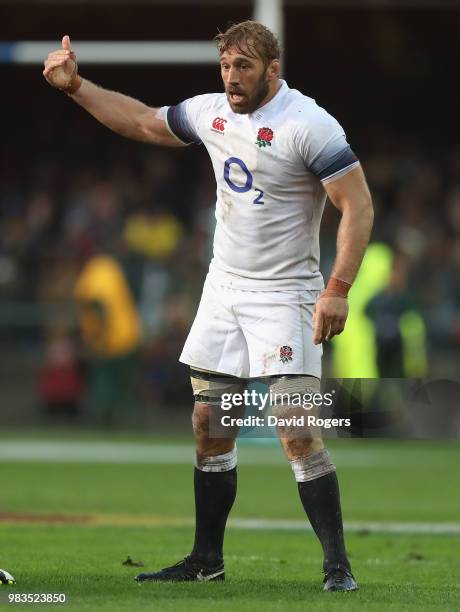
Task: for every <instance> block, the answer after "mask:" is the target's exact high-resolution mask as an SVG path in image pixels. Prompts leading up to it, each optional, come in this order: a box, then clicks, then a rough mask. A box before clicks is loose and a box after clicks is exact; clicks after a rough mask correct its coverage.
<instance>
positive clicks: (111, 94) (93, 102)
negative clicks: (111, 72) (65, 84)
mask: <svg viewBox="0 0 460 612" xmlns="http://www.w3.org/2000/svg"><path fill="white" fill-rule="evenodd" d="M70 97H71V98H72V99H73V100H75V102H77V104H79V105H80V106H82V107H83V108H84V109H85V110H87V111H88V113H90V114H91V115H92V116H93V117H95V118H96V119H97V120H98V121H99V122H100V123H102V124H103V125H105V126H106V127H108V128H109V129H111V130H113V131H114V132H116V133H117V134H120V135H121V136H125V137H126V138H131V139H133V140H139V141H141V142H149V141H151V135H150V134H149V133H148V132H147V131H146V129H145V124H146V121H145V118H146V116H147V115H148V114H149V113H154V112H155V109H153V108H150V107H149V106H147V105H146V104H143V103H142V102H139V100H135V99H134V98H130V97H129V96H125V95H124V94H121V93H118V92H116V91H110V90H108V89H103V88H102V87H99V86H98V85H95V84H94V83H91V81H88V80H87V79H83V82H82V84H81V86H80V88H79V89H78V90H77V92H76V93H74V94H73V95H71V96H70Z"/></svg>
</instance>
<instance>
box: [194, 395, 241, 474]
mask: <svg viewBox="0 0 460 612" xmlns="http://www.w3.org/2000/svg"><path fill="white" fill-rule="evenodd" d="M212 410H213V408H212V406H209V405H208V404H206V403H204V402H195V407H194V410H193V414H192V426H193V433H194V436H195V444H196V452H197V458H198V459H199V458H200V457H212V456H218V455H223V454H226V453H228V452H230V451H232V450H233V449H234V448H235V440H234V439H233V438H222V437H214V436H213V435H212V432H211V431H210V429H211V428H210V420H211V417H210V414H211V411H212ZM197 462H198V463H199V461H197Z"/></svg>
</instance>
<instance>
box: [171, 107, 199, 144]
mask: <svg viewBox="0 0 460 612" xmlns="http://www.w3.org/2000/svg"><path fill="white" fill-rule="evenodd" d="M203 97H204V96H195V97H194V98H189V99H188V100H184V101H183V102H180V103H179V104H176V105H175V106H169V107H167V108H166V124H167V126H168V128H169V131H170V132H172V133H173V134H174V136H176V138H178V139H179V140H181V141H182V142H183V143H185V144H191V143H196V144H200V143H201V138H200V136H199V134H198V118H199V116H200V109H201V107H202V99H203Z"/></svg>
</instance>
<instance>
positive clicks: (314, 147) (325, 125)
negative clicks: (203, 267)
mask: <svg viewBox="0 0 460 612" xmlns="http://www.w3.org/2000/svg"><path fill="white" fill-rule="evenodd" d="M165 110H167V114H166V117H167V124H168V127H169V129H170V131H171V132H172V133H173V134H174V135H175V136H176V137H177V138H179V139H180V140H181V141H183V142H184V143H203V144H204V145H205V147H206V149H207V150H208V153H209V155H210V157H211V161H212V165H213V168H214V173H215V177H216V184H217V204H216V219H217V225H216V231H215V235H214V256H213V259H212V261H211V264H210V273H211V274H213V275H214V276H217V277H218V278H219V279H220V281H221V282H223V283H225V284H229V285H231V286H233V287H236V288H240V289H253V290H261V289H262V290H264V289H266V290H282V289H293V290H295V289H322V288H323V286H324V284H323V279H322V276H321V273H320V271H319V229H320V222H321V216H322V214H323V209H324V204H325V201H326V194H325V191H324V189H323V186H322V184H321V183H325V182H327V181H331V180H334V179H336V178H338V177H340V176H342V175H344V174H346V173H347V172H349V171H350V170H352V169H353V168H354V167H356V166H357V165H358V164H359V161H358V160H357V158H356V157H355V155H354V154H353V152H352V150H351V148H350V146H349V145H348V143H347V141H346V138H345V134H344V131H343V129H342V127H341V126H340V125H339V123H338V122H337V121H336V120H335V119H334V118H333V117H332V116H331V115H329V114H328V113H327V112H326V111H325V110H324V109H323V108H321V107H320V106H318V105H317V104H316V102H315V101H314V100H313V99H312V98H309V97H307V96H304V95H303V94H301V93H300V92H299V91H297V90H295V89H290V88H289V87H288V85H287V84H286V82H285V81H282V82H281V87H280V89H279V90H278V92H277V93H276V95H275V96H274V97H273V98H272V99H271V100H270V101H269V102H268V103H267V104H265V105H264V106H262V107H260V108H258V109H257V110H256V111H254V112H253V113H251V114H246V115H241V114H237V113H234V112H233V111H232V109H231V107H230V105H229V103H228V101H227V96H226V94H225V93H215V94H205V95H201V96H196V97H194V98H190V99H188V100H185V101H184V102H181V103H180V104H178V105H177V106H170V107H168V108H167V109H165Z"/></svg>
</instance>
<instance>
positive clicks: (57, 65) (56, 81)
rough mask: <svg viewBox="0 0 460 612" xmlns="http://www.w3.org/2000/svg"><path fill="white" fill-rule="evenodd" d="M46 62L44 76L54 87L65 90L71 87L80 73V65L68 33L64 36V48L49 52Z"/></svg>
mask: <svg viewBox="0 0 460 612" xmlns="http://www.w3.org/2000/svg"><path fill="white" fill-rule="evenodd" d="M44 64H45V69H44V70H43V76H44V77H45V79H46V80H47V81H48V83H49V84H50V85H51V86H52V87H56V88H57V89H63V90H64V91H65V90H67V89H69V88H70V87H71V85H72V84H73V82H74V80H75V78H76V76H77V73H78V65H77V59H76V57H75V53H74V52H73V51H72V50H71V48H70V38H69V37H68V36H67V35H66V36H63V37H62V49H58V50H57V51H52V52H51V53H48V58H47V59H46V60H45V62H44Z"/></svg>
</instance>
